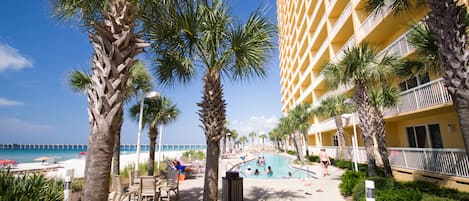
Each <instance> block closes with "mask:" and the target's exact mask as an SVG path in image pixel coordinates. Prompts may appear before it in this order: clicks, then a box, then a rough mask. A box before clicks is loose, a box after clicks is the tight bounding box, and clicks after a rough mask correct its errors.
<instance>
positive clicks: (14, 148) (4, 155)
mask: <svg viewBox="0 0 469 201" xmlns="http://www.w3.org/2000/svg"><path fill="white" fill-rule="evenodd" d="M205 149H206V145H200V144H192V145H189V144H164V145H163V146H162V147H161V151H185V150H205ZM86 150H87V149H86V145H58V144H55V145H19V144H14V145H13V144H10V145H0V160H2V159H9V160H16V162H17V163H31V162H38V161H35V160H34V159H36V158H39V157H48V158H54V159H55V160H56V161H65V160H69V159H75V158H82V157H85V156H84V153H85V152H86ZM135 150H136V146H135V145H121V154H133V153H135ZM148 150H149V146H148V145H142V146H141V151H142V152H148ZM156 151H158V146H157V147H156Z"/></svg>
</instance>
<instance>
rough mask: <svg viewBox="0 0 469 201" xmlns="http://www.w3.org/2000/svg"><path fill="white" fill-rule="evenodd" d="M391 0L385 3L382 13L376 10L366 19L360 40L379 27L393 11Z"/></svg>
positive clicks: (361, 27)
mask: <svg viewBox="0 0 469 201" xmlns="http://www.w3.org/2000/svg"><path fill="white" fill-rule="evenodd" d="M390 2H391V1H390V0H386V1H385V5H384V9H382V10H380V11H378V12H377V11H376V9H375V10H374V11H373V12H372V13H371V14H370V15H369V16H368V18H366V20H365V21H364V22H363V24H362V25H361V26H360V28H359V33H360V40H361V39H363V38H364V36H366V35H368V33H370V31H371V30H373V29H374V28H375V27H376V25H378V24H379V23H380V22H381V21H382V20H383V19H384V18H385V17H386V16H388V14H389V12H390V11H391V7H390Z"/></svg>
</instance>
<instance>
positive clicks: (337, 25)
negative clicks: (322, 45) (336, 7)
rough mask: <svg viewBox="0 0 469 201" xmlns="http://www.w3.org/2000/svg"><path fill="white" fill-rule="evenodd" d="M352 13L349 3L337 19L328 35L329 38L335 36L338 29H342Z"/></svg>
mask: <svg viewBox="0 0 469 201" xmlns="http://www.w3.org/2000/svg"><path fill="white" fill-rule="evenodd" d="M351 13H352V6H351V4H350V3H348V4H347V6H346V7H345V8H344V10H343V11H342V13H341V14H340V16H339V18H338V19H337V22H336V23H335V24H334V27H333V28H332V31H331V33H330V35H331V36H335V35H336V34H337V32H338V31H339V28H340V27H342V25H343V24H344V23H345V20H346V19H347V18H348V16H350V14H351Z"/></svg>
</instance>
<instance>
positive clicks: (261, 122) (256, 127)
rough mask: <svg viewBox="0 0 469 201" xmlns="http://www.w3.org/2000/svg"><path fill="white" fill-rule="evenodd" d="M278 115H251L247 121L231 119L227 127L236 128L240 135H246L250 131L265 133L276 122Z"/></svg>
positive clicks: (275, 124)
mask: <svg viewBox="0 0 469 201" xmlns="http://www.w3.org/2000/svg"><path fill="white" fill-rule="evenodd" d="M278 119H279V118H278V117H276V116H275V115H272V116H270V117H266V116H264V115H262V116H251V117H250V118H249V119H248V120H247V121H241V120H233V121H231V122H230V124H229V127H230V128H231V129H236V130H237V131H238V132H239V134H240V135H246V136H247V135H248V134H249V133H250V132H256V133H258V134H259V132H264V134H265V135H267V134H268V133H269V132H270V131H271V130H272V129H274V128H275V127H276V126H277V124H278Z"/></svg>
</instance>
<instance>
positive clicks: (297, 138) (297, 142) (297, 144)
mask: <svg viewBox="0 0 469 201" xmlns="http://www.w3.org/2000/svg"><path fill="white" fill-rule="evenodd" d="M293 143H294V144H295V149H296V152H297V159H298V160H299V161H300V162H303V157H304V155H303V148H302V147H301V133H300V132H299V131H297V130H296V131H294V132H293Z"/></svg>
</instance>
